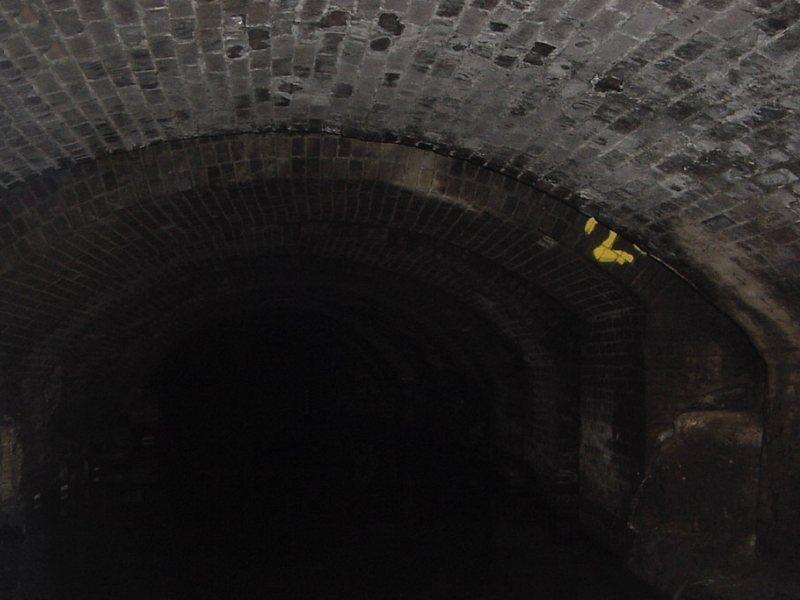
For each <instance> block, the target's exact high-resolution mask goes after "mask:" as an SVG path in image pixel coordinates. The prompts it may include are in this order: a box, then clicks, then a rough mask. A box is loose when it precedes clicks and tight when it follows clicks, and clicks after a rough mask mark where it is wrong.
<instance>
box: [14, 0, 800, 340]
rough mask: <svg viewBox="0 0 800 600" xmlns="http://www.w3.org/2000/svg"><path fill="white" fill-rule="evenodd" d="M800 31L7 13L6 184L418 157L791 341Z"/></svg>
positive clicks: (479, 20)
mask: <svg viewBox="0 0 800 600" xmlns="http://www.w3.org/2000/svg"><path fill="white" fill-rule="evenodd" d="M798 15H800V5H799V4H798V3H797V2H796V1H795V0H787V1H784V2H779V1H773V0H656V1H642V0H613V1H612V0H606V1H602V0H574V1H570V2H564V1H561V0H526V1H521V0H439V1H438V2H436V1H432V0H385V1H383V2H380V1H378V0H362V1H358V0H331V1H328V0H273V1H271V2H255V1H248V0H224V1H222V2H206V1H196V2H193V1H190V0H145V1H135V0H108V1H105V2H104V1H103V0H30V1H24V0H3V1H2V2H0V54H2V56H0V81H1V83H0V85H2V92H3V93H2V94H0V183H1V184H2V186H4V187H6V188H11V187H15V185H17V184H19V183H20V182H22V181H25V180H30V179H31V178H35V177H36V176H37V174H41V173H43V172H45V171H48V170H52V169H57V168H59V167H62V166H63V165H65V164H67V163H70V162H73V161H78V160H81V159H89V158H94V157H98V156H100V155H103V154H107V153H111V152H117V151H122V150H129V149H133V148H136V147H141V146H146V145H149V144H151V143H154V142H157V141H160V140H169V139H179V138H190V137H195V136H203V135H212V134H219V133H223V132H234V131H252V130H265V129H266V130H270V129H277V130H286V129H293V130H311V131H320V130H324V131H329V132H335V133H341V134H345V135H351V136H357V137H358V136H360V137H367V138H369V139H385V140H390V141H395V142H396V141H401V142H404V143H410V144H419V145H423V146H424V147H432V148H435V149H437V150H439V151H441V152H447V153H453V154H455V155H457V156H463V157H465V158H467V157H469V158H471V159H472V160H474V161H477V162H481V163H486V164H490V165H491V166H493V167H494V168H497V169H500V170H503V171H504V172H506V173H508V174H510V175H512V176H517V177H521V178H523V179H524V180H526V181H530V182H531V183H533V184H534V185H536V186H537V187H539V188H540V189H544V190H546V191H550V192H552V193H554V194H555V195H558V196H561V197H563V198H566V199H567V200H568V201H569V202H570V203H572V204H573V205H575V206H578V207H579V208H581V209H582V210H584V211H585V212H587V213H589V214H592V215H595V216H598V217H599V218H601V220H604V221H605V222H607V223H609V224H610V225H612V226H615V227H617V228H619V229H620V230H622V231H623V232H624V233H626V234H627V235H628V236H629V237H631V238H633V239H634V240H635V241H638V242H639V243H640V244H642V245H643V246H645V247H647V248H648V249H650V250H651V251H653V252H654V253H655V254H656V255H657V256H660V257H661V258H663V259H665V260H666V261H667V262H670V263H671V264H672V265H673V266H675V267H676V268H678V269H679V270H680V271H681V272H682V273H683V274H685V275H687V276H688V277H689V278H690V279H692V280H693V281H695V282H696V283H699V284H701V285H705V286H706V291H708V292H711V293H714V294H716V295H718V296H719V298H720V299H721V302H722V303H723V304H725V305H726V306H727V308H728V309H729V310H730V311H732V312H734V313H736V314H737V316H738V317H739V319H740V321H743V322H744V323H745V325H746V326H747V325H748V323H750V324H751V325H752V326H751V327H750V330H751V332H753V331H754V330H755V329H757V328H758V326H760V320H762V319H763V318H764V316H765V315H766V317H767V320H770V321H772V322H773V323H775V324H777V325H778V328H779V329H782V330H783V331H784V332H785V333H787V332H788V333H789V335H788V336H784V337H788V338H789V339H791V338H792V334H793V333H795V332H797V325H796V322H797V316H798V311H797V307H796V304H797V303H796V302H793V298H796V297H797V295H798V294H799V293H800V240H798V232H800V225H798V223H800V200H799V199H798V190H799V189H800V184H799V183H798V182H797V177H798V175H800V162H798V158H797V156H798V148H800V128H798V127H797V126H796V125H797V109H798V106H799V105H800V96H799V95H798V84H797V81H800V62H798V60H797V57H798V56H800V53H798V51H797V50H798V48H800V24H798V23H797V17H798ZM4 220H5V219H4ZM710 250H713V253H712V252H710ZM712 254H713V255H712ZM706 282H710V283H709V284H706ZM782 343H783V344H786V343H787V342H782Z"/></svg>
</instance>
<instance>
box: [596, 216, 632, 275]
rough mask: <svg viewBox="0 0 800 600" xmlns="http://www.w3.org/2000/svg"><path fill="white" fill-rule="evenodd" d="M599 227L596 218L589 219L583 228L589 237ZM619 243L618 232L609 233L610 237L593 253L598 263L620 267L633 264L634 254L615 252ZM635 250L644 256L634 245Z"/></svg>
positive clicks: (622, 251) (621, 251)
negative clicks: (615, 247) (616, 244)
mask: <svg viewBox="0 0 800 600" xmlns="http://www.w3.org/2000/svg"><path fill="white" fill-rule="evenodd" d="M595 227H597V219H595V218H594V217H589V219H587V221H586V224H585V225H584V226H583V231H584V232H585V233H586V234H587V235H589V234H590V233H592V232H593V231H594V230H595ZM616 241H617V232H616V231H611V230H609V231H608V237H607V238H606V239H605V240H604V241H603V243H602V244H600V245H599V246H598V247H597V248H595V249H594V250H593V251H592V254H593V255H594V258H595V260H596V261H597V262H601V263H617V264H618V265H624V264H627V263H632V262H633V254H631V253H630V252H625V251H624V250H615V249H614V243H615V242H616ZM634 248H635V249H636V250H637V251H638V252H640V253H641V254H644V252H642V250H641V248H639V247H638V246H636V245H634Z"/></svg>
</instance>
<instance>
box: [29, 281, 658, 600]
mask: <svg viewBox="0 0 800 600" xmlns="http://www.w3.org/2000/svg"><path fill="white" fill-rule="evenodd" d="M335 279H336V277H329V278H326V281H327V283H326V282H324V281H323V282H320V281H319V280H317V279H314V278H313V277H312V278H310V280H309V281H303V280H302V278H300V279H299V280H298V281H294V282H292V283H288V284H285V285H273V286H267V287H266V288H263V289H261V290H260V291H258V292H253V291H251V292H249V293H248V294H244V295H241V294H240V295H236V296H235V297H233V298H226V299H222V300H218V301H216V302H211V303H209V304H208V305H207V306H205V308H204V309H203V310H202V311H200V312H198V313H197V315H195V317H194V318H193V320H192V321H191V323H190V324H188V325H186V326H182V328H180V329H179V331H180V333H179V334H174V333H173V334H171V338H170V340H169V343H167V344H165V345H163V348H162V349H161V350H160V351H158V352H155V353H154V354H153V355H152V356H150V357H147V360H146V361H145V362H144V363H142V364H146V365H147V367H146V368H143V369H142V370H141V371H140V372H139V373H138V381H136V382H131V381H128V382H127V385H130V386H131V388H132V389H134V388H135V390H136V393H135V394H134V396H135V398H134V399H132V400H128V401H126V402H122V403H114V402H109V400H108V398H107V397H105V396H103V394H101V393H98V394H95V395H94V401H93V402H88V403H83V404H80V403H74V404H70V403H68V402H67V403H64V404H63V405H62V406H61V407H60V408H59V412H58V413H57V414H56V415H55V416H54V419H53V427H52V429H53V434H52V436H53V438H52V440H51V442H52V443H53V444H54V447H58V443H59V442H58V440H59V439H63V440H64V443H65V444H66V443H68V444H72V445H73V446H72V448H73V449H72V450H64V451H62V452H61V453H60V454H61V455H62V456H71V459H69V460H68V461H67V463H69V462H70V461H71V462H72V464H68V466H67V469H68V470H69V471H70V472H71V473H78V474H79V475H78V476H75V475H72V476H70V478H68V479H65V480H64V481H65V483H64V484H63V485H62V486H61V493H60V496H59V497H50V498H44V499H42V501H41V505H40V506H38V507H36V510H35V511H34V512H35V514H34V518H33V519H32V521H31V523H32V531H38V534H37V536H35V537H34V539H35V540H38V546H37V545H36V544H34V545H33V550H32V551H33V552H39V553H41V554H42V555H44V556H45V559H44V561H43V563H42V564H43V565H46V566H44V567H43V569H44V571H43V572H40V573H35V574H31V575H29V576H32V577H37V578H40V579H42V580H47V583H46V585H47V586H48V588H49V589H50V590H54V591H55V592H54V593H55V594H56V595H55V596H53V598H59V599H60V598H64V599H72V598H98V599H99V598H118V599H127V598H130V599H134V598H135V599H142V598H153V599H162V598H163V599H164V600H166V599H168V598H179V597H180V598H198V599H200V598H209V599H211V598H223V597H225V598H241V599H243V600H249V599H255V598H265V597H269V598H408V599H417V598H420V599H421V598H431V599H433V598H442V597H461V598H486V599H488V598H520V599H521V598H579V599H580V598H587V599H588V598H597V597H614V598H620V599H624V598H630V599H632V600H633V599H634V598H635V599H637V600H640V599H642V598H647V597H651V596H649V594H650V593H651V592H649V591H648V589H647V588H646V587H645V586H643V585H642V584H639V583H638V582H637V581H636V580H635V579H634V578H633V577H632V576H631V575H630V574H628V573H627V572H626V571H625V570H624V567H623V565H622V563H621V561H620V560H619V559H618V558H616V557H614V556H612V555H611V554H609V553H608V552H607V551H605V550H603V549H601V548H600V547H599V546H597V545H596V544H595V543H594V542H591V541H589V539H588V538H587V537H585V536H584V535H583V534H582V533H581V532H580V531H579V529H578V528H577V526H576V524H575V523H573V522H566V521H565V520H564V519H561V520H559V519H558V518H557V515H556V514H555V513H554V511H553V509H552V508H549V507H547V505H546V504H545V503H542V502H541V501H540V499H539V498H538V496H537V491H536V490H535V489H533V487H532V486H531V485H530V482H529V481H527V480H526V478H525V477H524V474H522V476H521V474H520V473H519V472H514V468H515V466H514V465H513V464H512V463H509V462H508V461H504V460H503V457H502V452H501V451H500V450H499V449H498V448H499V447H500V445H501V444H498V443H497V440H496V439H495V438H496V437H497V432H496V429H497V424H496V423H495V421H496V414H497V412H498V406H497V405H498V404H514V403H515V402H516V403H518V402H519V401H520V400H519V396H520V394H523V393H524V391H525V389H526V387H528V386H530V385H531V382H530V378H531V377H534V378H535V377H536V374H535V373H531V372H530V369H529V368H527V367H526V365H525V360H524V357H522V356H520V353H519V350H518V349H516V348H514V347H513V345H510V344H509V343H508V342H507V341H506V340H504V339H503V337H502V335H500V333H499V332H497V331H495V330H493V329H492V327H491V325H490V324H489V323H488V322H486V321H485V320H484V318H483V317H482V316H480V315H478V314H476V313H475V312H474V311H471V310H470V309H468V308H466V307H465V306H463V305H462V303H461V302H460V301H459V300H458V299H456V298H454V297H448V296H443V295H439V296H437V295H436V294H435V293H433V292H432V291H431V290H430V289H427V288H425V287H423V286H419V285H417V284H415V283H414V282H412V281H403V280H402V279H398V278H394V279H393V280H391V281H388V280H387V281H383V282H380V285H378V282H377V281H376V280H372V281H370V282H366V283H365V282H364V281H361V282H357V283H353V282H352V281H350V282H345V283H344V284H342V279H344V278H343V277H340V279H339V283H338V284H337V285H332V284H330V281H331V280H335ZM122 356H123V358H124V354H123V355H122ZM115 360H119V357H115ZM105 385H107V383H106V384H105ZM66 387H68V386H67V384H66V383H65V388H66ZM102 389H107V388H102ZM89 395H91V394H89ZM76 440H81V443H82V446H81V449H80V450H75V449H74V444H75V441H76ZM51 468H53V469H56V468H59V467H56V466H55V465H53V466H52V467H51ZM60 468H62V469H63V468H64V466H63V464H62V466H61V467H60ZM56 477H57V475H56ZM41 585H44V584H41ZM598 590H601V591H598ZM653 597H654V596H653Z"/></svg>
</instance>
